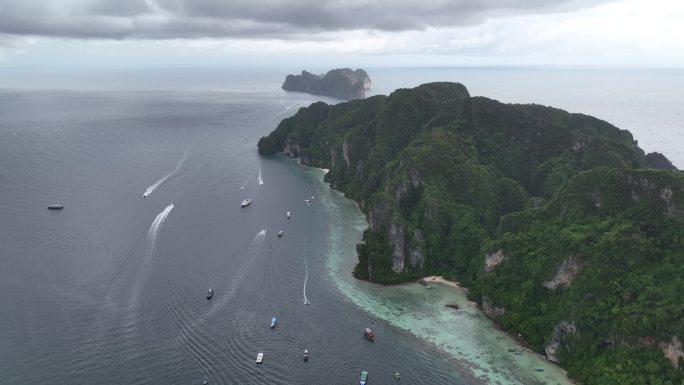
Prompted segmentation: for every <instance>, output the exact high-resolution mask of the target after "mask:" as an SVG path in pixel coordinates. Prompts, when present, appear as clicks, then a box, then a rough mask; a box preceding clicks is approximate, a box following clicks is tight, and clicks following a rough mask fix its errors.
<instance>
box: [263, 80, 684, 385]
mask: <svg viewBox="0 0 684 385" xmlns="http://www.w3.org/2000/svg"><path fill="white" fill-rule="evenodd" d="M258 150H259V153H260V154H262V155H268V154H274V153H277V152H282V153H285V154H286V155H288V156H290V157H299V158H300V161H301V163H302V164H303V165H308V166H313V167H319V168H325V169H328V170H329V172H328V173H326V174H325V180H326V181H327V182H329V183H330V185H331V187H332V188H335V189H338V190H340V191H342V192H344V194H345V195H346V196H347V197H349V198H351V199H354V200H355V201H356V202H358V206H359V207H360V209H361V210H362V211H363V213H364V214H365V215H366V217H367V220H368V224H369V227H368V229H366V230H365V231H364V234H363V241H362V243H361V244H359V245H358V246H357V252H358V258H359V262H358V265H357V266H356V268H355V269H354V275H355V276H356V277H357V278H359V279H366V280H370V281H374V282H379V283H385V284H389V283H399V282H407V281H416V280H417V279H419V278H420V277H425V276H428V275H441V276H443V277H444V278H446V279H450V280H454V281H459V282H460V283H461V285H463V286H464V287H466V288H467V289H468V295H469V297H470V298H471V299H472V300H474V301H476V302H477V303H478V305H479V306H480V307H481V309H482V311H483V312H484V313H485V314H487V315H488V316H489V317H490V318H492V319H493V320H494V321H495V322H496V323H497V324H498V325H499V326H500V327H502V328H503V329H504V330H506V331H508V332H510V333H511V334H514V335H516V336H520V337H521V338H522V339H524V340H525V341H526V343H527V344H528V345H529V346H530V348H531V349H534V350H535V351H537V352H539V353H541V354H545V355H546V357H547V359H548V360H550V361H553V362H556V363H558V364H559V365H561V366H562V367H564V368H565V369H566V370H567V372H568V375H569V376H570V377H572V378H574V379H576V380H577V381H578V382H579V383H581V384H649V383H663V384H666V383H671V384H680V383H683V382H684V370H682V367H683V366H684V363H683V362H684V361H683V360H684V352H683V351H682V341H681V336H682V335H684V318H683V317H682V312H683V311H684V310H683V309H684V307H683V306H684V302H683V301H682V297H681V293H684V279H682V277H684V252H683V251H682V250H683V249H684V175H683V173H682V172H681V171H678V170H676V169H675V168H674V166H672V164H671V163H670V162H669V160H667V159H666V158H665V157H664V156H663V155H662V154H656V153H654V154H650V155H649V154H645V153H644V151H643V150H642V149H641V148H639V146H638V144H637V142H636V141H635V140H634V138H633V137H632V134H631V133H629V132H628V131H626V130H621V129H619V128H617V127H615V126H613V125H611V124H609V123H607V122H605V121H602V120H600V119H596V118H594V117H591V116H587V115H583V114H573V113H568V112H566V111H563V110H560V109H556V108H552V107H547V106H542V105H537V104H504V103H500V102H498V101H496V100H492V99H488V98H485V97H472V96H470V94H469V92H468V90H467V89H466V87H465V86H463V85H462V84H459V83H447V82H441V83H430V84H424V85H421V86H418V87H416V88H413V89H399V90H396V91H395V92H393V93H392V94H391V95H389V96H384V95H377V96H373V97H370V98H368V99H365V100H354V101H350V102H346V103H340V104H336V105H328V104H325V103H322V102H318V103H314V104H312V105H310V106H309V107H307V108H302V109H300V110H299V112H298V113H297V114H296V115H294V116H292V117H290V118H287V119H284V120H283V121H282V122H280V124H279V125H278V127H277V128H276V129H275V130H274V131H273V132H272V133H271V134H269V135H268V136H266V137H263V138H261V140H259V143H258Z"/></svg>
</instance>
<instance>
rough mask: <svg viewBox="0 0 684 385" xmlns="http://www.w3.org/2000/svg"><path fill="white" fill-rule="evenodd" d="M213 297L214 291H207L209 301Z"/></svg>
mask: <svg viewBox="0 0 684 385" xmlns="http://www.w3.org/2000/svg"><path fill="white" fill-rule="evenodd" d="M213 296H214V289H209V291H207V299H211V297H213Z"/></svg>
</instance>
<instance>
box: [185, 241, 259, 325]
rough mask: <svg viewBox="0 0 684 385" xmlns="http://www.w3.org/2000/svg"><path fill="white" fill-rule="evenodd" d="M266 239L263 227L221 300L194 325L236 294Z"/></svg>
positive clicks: (206, 318) (250, 245)
mask: <svg viewBox="0 0 684 385" xmlns="http://www.w3.org/2000/svg"><path fill="white" fill-rule="evenodd" d="M265 239H266V229H262V230H261V231H259V232H258V233H257V235H256V236H255V237H254V239H253V240H252V242H251V243H250V244H249V247H248V248H247V261H246V262H245V263H244V264H243V265H242V267H240V270H239V271H238V272H237V274H236V275H235V278H234V279H233V282H232V283H231V284H230V287H229V288H228V290H226V293H225V295H223V296H222V297H221V300H220V301H216V302H215V305H214V307H212V308H211V309H210V310H209V311H208V312H207V313H206V315H205V316H204V317H202V319H201V320H200V321H199V322H198V323H197V324H196V325H193V326H192V327H197V326H198V325H199V324H200V323H201V322H203V321H206V320H208V319H210V318H211V317H212V316H213V315H214V314H215V313H216V312H217V311H219V310H220V309H221V308H223V306H225V305H226V303H228V301H229V300H230V299H231V298H232V297H233V296H234V295H235V291H236V290H237V288H238V286H240V282H242V278H244V276H245V274H246V273H247V270H248V269H249V268H250V266H252V263H253V262H254V259H255V258H256V256H257V255H259V252H260V251H261V246H262V245H263V244H264V240H265Z"/></svg>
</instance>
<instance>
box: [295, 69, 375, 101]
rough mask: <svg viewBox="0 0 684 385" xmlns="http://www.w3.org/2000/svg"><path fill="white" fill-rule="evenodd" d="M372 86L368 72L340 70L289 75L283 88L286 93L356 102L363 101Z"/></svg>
mask: <svg viewBox="0 0 684 385" xmlns="http://www.w3.org/2000/svg"><path fill="white" fill-rule="evenodd" d="M370 85H371V80H370V77H369V76H368V73H367V72H366V71H364V70H362V69H357V70H356V71H353V70H351V69H349V68H339V69H334V70H330V71H328V73H326V74H325V75H314V74H312V73H310V72H307V71H302V74H301V75H287V77H286V78H285V82H284V83H283V87H282V88H283V89H284V90H285V91H295V92H306V93H310V94H314V95H324V96H330V97H333V98H337V99H343V100H354V99H363V98H364V97H365V93H364V91H366V90H368V89H370Z"/></svg>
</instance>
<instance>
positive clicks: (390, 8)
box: [0, 0, 611, 39]
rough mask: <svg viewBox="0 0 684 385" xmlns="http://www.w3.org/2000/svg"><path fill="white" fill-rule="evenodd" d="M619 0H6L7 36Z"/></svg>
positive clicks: (425, 19) (414, 24)
mask: <svg viewBox="0 0 684 385" xmlns="http://www.w3.org/2000/svg"><path fill="white" fill-rule="evenodd" d="M609 1H611V0H415V1H408V0H289V1H282V0H138V1H135V0H60V1H48V0H43V1H39V0H20V1H18V0H0V10H1V11H0V34H8V35H28V36H53V37H67V38H86V39H93V38H95V39H97V38H104V39H127V38H131V39H174V38H196V37H237V38H249V37H253V38H282V39H290V38H301V36H302V34H316V33H320V32H335V31H345V30H354V29H367V30H379V31H403V30H420V29H425V28H429V27H436V28H439V27H458V26H464V25H472V24H475V23H478V22H481V21H483V20H485V19H487V18H489V17H497V16H505V15H518V14H536V13H550V12H563V11H570V10H575V9H579V8H583V7H587V6H591V5H595V4H598V3H605V2H609Z"/></svg>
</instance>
